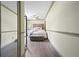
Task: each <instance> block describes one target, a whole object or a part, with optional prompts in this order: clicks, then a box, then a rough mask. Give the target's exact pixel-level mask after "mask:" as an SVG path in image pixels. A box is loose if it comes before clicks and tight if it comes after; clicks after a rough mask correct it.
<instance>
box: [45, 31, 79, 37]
mask: <svg viewBox="0 0 79 59" xmlns="http://www.w3.org/2000/svg"><path fill="white" fill-rule="evenodd" d="M46 31H49V32H56V33H61V34H65V35H70V36H75V37H79V34H78V33H71V32H63V31H54V30H46Z"/></svg>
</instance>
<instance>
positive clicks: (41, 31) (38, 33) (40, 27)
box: [29, 24, 48, 41]
mask: <svg viewBox="0 0 79 59" xmlns="http://www.w3.org/2000/svg"><path fill="white" fill-rule="evenodd" d="M29 37H30V40H31V41H39V40H46V39H47V38H48V37H47V33H46V31H45V26H44V24H33V29H32V30H31V31H30V35H29Z"/></svg>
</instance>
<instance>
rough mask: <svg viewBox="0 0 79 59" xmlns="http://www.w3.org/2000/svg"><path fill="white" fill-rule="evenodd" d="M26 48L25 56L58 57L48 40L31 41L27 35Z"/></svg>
mask: <svg viewBox="0 0 79 59" xmlns="http://www.w3.org/2000/svg"><path fill="white" fill-rule="evenodd" d="M27 48H28V49H27V51H26V54H25V56H26V57H60V55H59V53H58V52H57V51H56V50H55V49H54V48H53V46H52V45H51V43H50V42H49V40H44V41H31V40H30V38H29V37H27Z"/></svg>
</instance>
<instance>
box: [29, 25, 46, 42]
mask: <svg viewBox="0 0 79 59" xmlns="http://www.w3.org/2000/svg"><path fill="white" fill-rule="evenodd" d="M35 27H41V28H42V29H43V30H45V29H46V28H45V24H33V28H35ZM45 39H47V38H44V36H40V37H39V36H31V37H30V40H31V41H43V40H45Z"/></svg>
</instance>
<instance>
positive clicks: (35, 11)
mask: <svg viewBox="0 0 79 59" xmlns="http://www.w3.org/2000/svg"><path fill="white" fill-rule="evenodd" d="M2 3H3V4H4V5H6V6H7V7H9V8H10V9H12V10H13V11H15V12H17V2H16V1H2ZM51 3H52V1H25V2H24V6H25V15H26V16H27V18H28V19H36V18H38V19H45V16H46V14H47V12H48V9H49V8H50V5H51Z"/></svg>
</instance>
